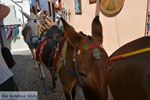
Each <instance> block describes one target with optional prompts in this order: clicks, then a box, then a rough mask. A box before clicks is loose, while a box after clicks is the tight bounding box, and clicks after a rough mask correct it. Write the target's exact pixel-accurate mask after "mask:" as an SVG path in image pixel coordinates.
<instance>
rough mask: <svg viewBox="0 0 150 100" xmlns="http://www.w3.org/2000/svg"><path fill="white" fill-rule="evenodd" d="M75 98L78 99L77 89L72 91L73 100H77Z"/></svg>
mask: <svg viewBox="0 0 150 100" xmlns="http://www.w3.org/2000/svg"><path fill="white" fill-rule="evenodd" d="M75 97H76V87H74V88H73V89H72V98H73V100H75Z"/></svg>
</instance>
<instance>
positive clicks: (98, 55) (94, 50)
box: [92, 48, 101, 59]
mask: <svg viewBox="0 0 150 100" xmlns="http://www.w3.org/2000/svg"><path fill="white" fill-rule="evenodd" d="M92 54H93V56H94V57H95V58H96V59H100V58H101V52H100V50H99V49H98V48H94V49H93V50H92Z"/></svg>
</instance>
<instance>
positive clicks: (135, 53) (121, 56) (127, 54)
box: [109, 48, 150, 62]
mask: <svg viewBox="0 0 150 100" xmlns="http://www.w3.org/2000/svg"><path fill="white" fill-rule="evenodd" d="M144 52H150V48H144V49H140V50H137V51H133V52H129V53H125V54H122V55H119V56H115V57H112V58H110V59H109V61H111V62H112V61H115V60H120V59H123V58H126V57H129V56H133V55H137V54H141V53H144Z"/></svg>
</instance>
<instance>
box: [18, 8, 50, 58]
mask: <svg viewBox="0 0 150 100" xmlns="http://www.w3.org/2000/svg"><path fill="white" fill-rule="evenodd" d="M21 13H22V14H23V15H24V16H25V17H26V18H27V19H28V22H27V23H26V24H25V27H24V28H23V30H22V35H23V38H24V41H25V42H26V43H27V45H28V47H29V49H30V51H31V53H32V57H33V59H34V60H35V48H36V46H37V45H38V44H39V42H40V37H42V35H43V34H44V33H45V32H46V31H47V30H48V29H49V27H50V21H49V20H48V18H47V17H46V16H41V13H42V11H41V12H39V13H37V14H36V15H34V14H33V13H31V15H28V14H27V13H25V12H23V11H21ZM43 23H48V24H47V25H43Z"/></svg>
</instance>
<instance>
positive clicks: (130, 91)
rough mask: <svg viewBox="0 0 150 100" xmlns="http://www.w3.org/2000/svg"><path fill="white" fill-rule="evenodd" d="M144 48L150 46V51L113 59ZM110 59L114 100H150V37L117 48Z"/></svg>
mask: <svg viewBox="0 0 150 100" xmlns="http://www.w3.org/2000/svg"><path fill="white" fill-rule="evenodd" d="M144 48H149V49H148V50H149V51H148V52H143V53H140V54H137V55H133V56H129V57H126V58H122V59H118V60H117V59H116V60H115V59H114V60H112V58H116V56H118V55H122V54H126V53H130V52H134V51H137V50H141V49H144ZM130 54H131V53H130ZM110 59H111V60H110V61H111V66H112V70H111V71H110V74H109V86H110V90H111V92H112V96H113V98H114V100H150V37H149V36H147V37H142V38H139V39H136V40H134V41H131V42H129V43H127V44H126V45H124V46H122V47H120V48H119V49H117V50H116V51H115V52H114V53H113V54H112V55H111V56H110Z"/></svg>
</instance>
